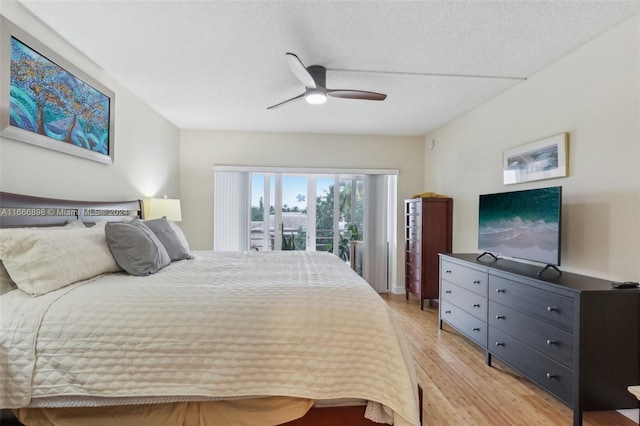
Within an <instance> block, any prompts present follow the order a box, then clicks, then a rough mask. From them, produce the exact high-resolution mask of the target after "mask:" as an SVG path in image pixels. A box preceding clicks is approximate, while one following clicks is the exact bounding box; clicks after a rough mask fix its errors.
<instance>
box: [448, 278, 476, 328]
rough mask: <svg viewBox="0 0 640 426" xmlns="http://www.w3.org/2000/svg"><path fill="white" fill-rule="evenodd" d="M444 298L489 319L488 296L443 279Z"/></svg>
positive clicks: (467, 310)
mask: <svg viewBox="0 0 640 426" xmlns="http://www.w3.org/2000/svg"><path fill="white" fill-rule="evenodd" d="M441 297H442V299H443V300H446V301H448V302H450V303H452V304H454V305H456V306H457V307H458V308H461V309H462V310H463V311H466V312H468V313H470V314H471V315H473V316H474V317H476V318H478V319H481V320H482V321H483V322H486V321H487V298H486V297H485V296H480V295H479V294H477V293H474V292H472V291H469V290H465V289H464V288H462V287H458V286H457V285H454V284H451V283H450V282H447V281H442V294H441Z"/></svg>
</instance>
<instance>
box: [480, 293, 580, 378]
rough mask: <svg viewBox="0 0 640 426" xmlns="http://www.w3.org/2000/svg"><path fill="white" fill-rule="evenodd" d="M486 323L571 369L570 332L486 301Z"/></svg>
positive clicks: (571, 339) (571, 340)
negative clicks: (487, 309)
mask: <svg viewBox="0 0 640 426" xmlns="http://www.w3.org/2000/svg"><path fill="white" fill-rule="evenodd" d="M489 325H490V326H493V327H495V328H497V329H499V330H502V331H504V332H505V333H507V334H509V335H511V336H513V337H515V338H516V339H518V340H520V341H521V342H522V343H525V344H527V345H529V346H531V347H532V348H534V349H536V350H537V351H538V352H541V353H542V354H544V355H546V356H548V357H549V358H552V359H554V360H556V361H558V362H559V363H561V364H562V365H564V366H566V367H567V368H569V369H572V370H573V334H571V333H567V332H566V331H562V330H560V329H558V328H556V327H553V326H551V325H549V324H547V323H544V322H542V321H539V320H537V319H534V318H531V317H530V316H528V315H525V314H523V313H521V312H518V311H516V310H513V309H511V308H509V307H507V306H504V305H501V304H499V303H497V302H495V301H493V300H490V301H489Z"/></svg>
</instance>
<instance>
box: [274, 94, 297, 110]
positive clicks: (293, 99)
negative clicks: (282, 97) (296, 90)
mask: <svg viewBox="0 0 640 426" xmlns="http://www.w3.org/2000/svg"><path fill="white" fill-rule="evenodd" d="M305 94H306V92H305V93H302V94H300V95H298V96H295V97H293V98H291V99H287V100H286V101H282V102H280V103H279V104H275V105H271V106H270V107H269V108H267V109H274V108H277V107H279V106H280V105H282V104H286V103H287V102H291V101H295V100H296V99H299V98H302V97H304V95H305Z"/></svg>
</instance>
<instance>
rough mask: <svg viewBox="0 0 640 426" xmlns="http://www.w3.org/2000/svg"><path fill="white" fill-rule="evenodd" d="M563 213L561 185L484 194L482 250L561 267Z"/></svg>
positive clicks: (481, 218) (480, 228)
mask: <svg viewBox="0 0 640 426" xmlns="http://www.w3.org/2000/svg"><path fill="white" fill-rule="evenodd" d="M561 213H562V187H561V186H555V187H551V188H538V189H528V190H523V191H512V192H502V193H496V194H484V195H480V207H479V221H478V222H479V227H478V249H479V250H481V251H484V252H485V253H488V254H492V255H494V257H496V256H497V255H504V256H508V257H514V258H518V259H525V260H530V261H534V262H540V263H544V264H546V265H550V266H552V267H553V266H559V265H560V224H561ZM485 253H483V254H485ZM481 256H482V255H481ZM545 269H546V268H545ZM554 269H556V270H558V269H557V268H555V267H554Z"/></svg>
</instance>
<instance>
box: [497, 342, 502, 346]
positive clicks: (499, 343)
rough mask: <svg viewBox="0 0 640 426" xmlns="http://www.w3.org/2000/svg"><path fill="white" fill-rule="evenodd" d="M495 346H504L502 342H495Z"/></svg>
mask: <svg viewBox="0 0 640 426" xmlns="http://www.w3.org/2000/svg"><path fill="white" fill-rule="evenodd" d="M496 346H504V342H496Z"/></svg>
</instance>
